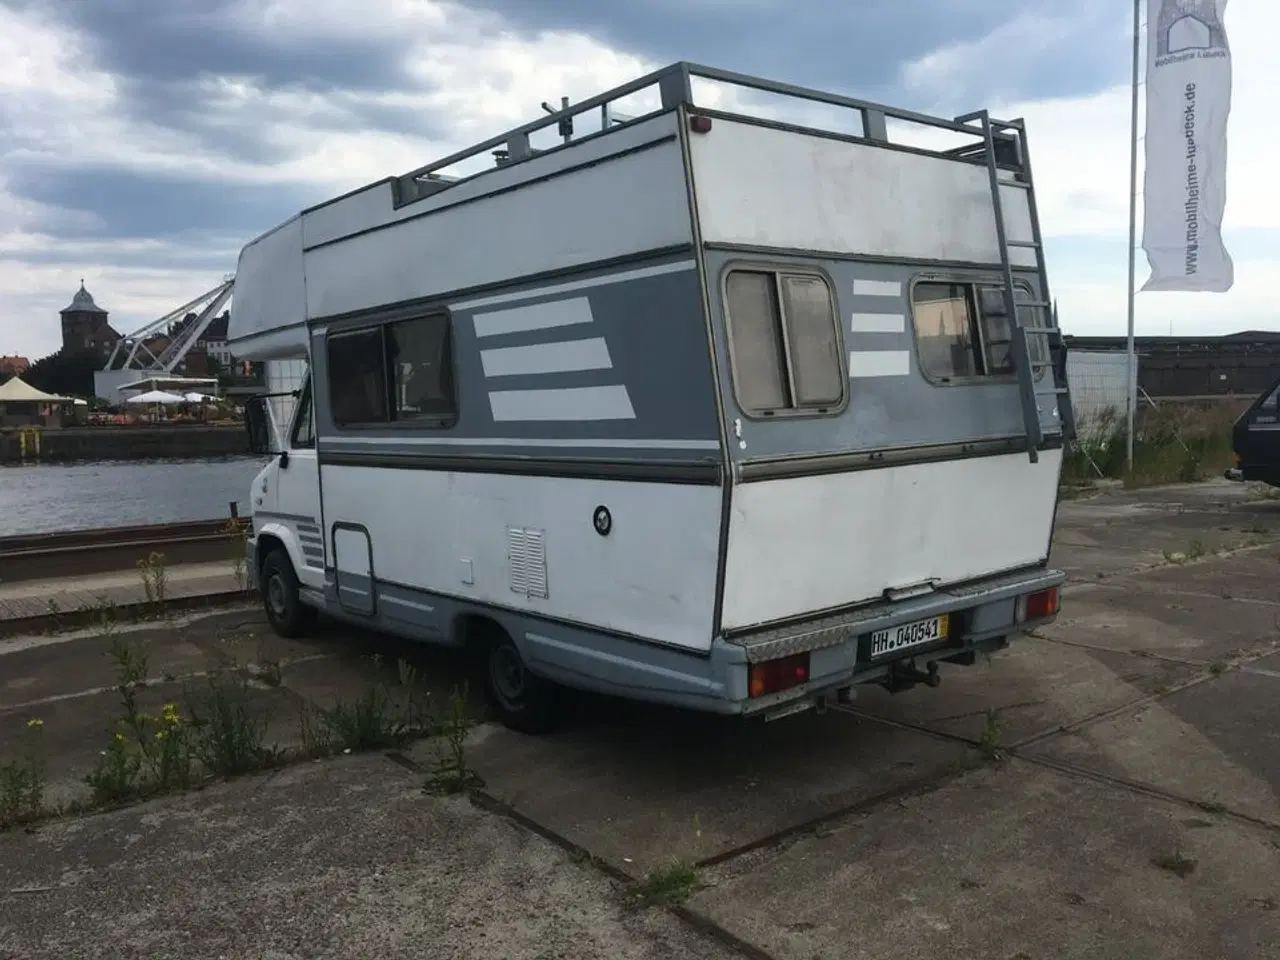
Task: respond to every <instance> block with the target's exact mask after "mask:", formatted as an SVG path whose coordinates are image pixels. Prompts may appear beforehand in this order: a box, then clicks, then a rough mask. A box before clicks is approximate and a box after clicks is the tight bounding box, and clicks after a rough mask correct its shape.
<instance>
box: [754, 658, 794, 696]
mask: <svg viewBox="0 0 1280 960" xmlns="http://www.w3.org/2000/svg"><path fill="white" fill-rule="evenodd" d="M808 681H809V654H807V653H797V654H795V655H793V656H790V657H780V658H779V659H777V660H766V661H764V662H763V663H753V664H751V666H750V667H748V668H747V689H748V692H749V693H750V694H751V696H753V697H763V696H765V695H767V694H770V693H777V692H778V691H779V690H789V689H791V688H792V687H798V686H800V684H802V683H808Z"/></svg>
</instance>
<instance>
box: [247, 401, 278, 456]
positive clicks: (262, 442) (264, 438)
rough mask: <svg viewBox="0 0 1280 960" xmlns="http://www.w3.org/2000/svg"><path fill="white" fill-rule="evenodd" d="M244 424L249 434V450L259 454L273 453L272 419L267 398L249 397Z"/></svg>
mask: <svg viewBox="0 0 1280 960" xmlns="http://www.w3.org/2000/svg"><path fill="white" fill-rule="evenodd" d="M244 426H245V430H246V431H247V432H248V434H249V452H250V453H255V454H258V455H259V456H266V455H268V454H269V453H271V419H270V417H268V416H267V401H266V399H265V398H263V397H250V398H249V400H248V402H247V403H246V404H245V405H244Z"/></svg>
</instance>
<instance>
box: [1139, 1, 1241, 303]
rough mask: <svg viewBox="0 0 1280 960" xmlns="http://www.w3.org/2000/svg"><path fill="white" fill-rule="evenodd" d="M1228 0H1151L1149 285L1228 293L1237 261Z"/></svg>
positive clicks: (1146, 199)
mask: <svg viewBox="0 0 1280 960" xmlns="http://www.w3.org/2000/svg"><path fill="white" fill-rule="evenodd" d="M1226 7H1227V0H1148V8H1147V138H1146V161H1147V166H1146V178H1145V183H1144V187H1143V207H1144V211H1145V219H1144V223H1143V228H1142V248H1143V250H1145V251H1146V254H1147V261H1148V262H1149V263H1150V264H1151V276H1150V278H1149V279H1148V280H1147V282H1146V283H1145V284H1144V285H1143V287H1142V289H1143V290H1199V291H1211V292H1214V293H1223V292H1225V291H1227V290H1230V289H1231V286H1232V284H1233V283H1234V282H1235V267H1234V265H1233V264H1232V262H1231V256H1230V255H1229V254H1228V253H1227V248H1226V247H1225V246H1224V245H1223V242H1222V214H1223V211H1224V210H1225V208H1226V205H1227V116H1228V114H1230V112H1231V50H1230V48H1229V47H1228V45H1227V32H1226V28H1225V27H1224V25H1223V15H1224V13H1225V12H1226Z"/></svg>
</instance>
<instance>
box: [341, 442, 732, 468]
mask: <svg viewBox="0 0 1280 960" xmlns="http://www.w3.org/2000/svg"><path fill="white" fill-rule="evenodd" d="M340 443H342V444H348V445H350V446H353V447H390V446H402V447H422V448H424V449H425V448H430V447H582V448H584V449H589V450H719V449H720V441H718V440H644V439H640V440H634V439H630V438H627V437H613V438H610V437H582V438H575V437H431V438H430V439H427V440H416V439H409V438H406V437H343V438H342V440H341V441H340ZM320 450H321V452H322V453H338V452H341V450H340V449H336V448H333V447H331V446H330V444H328V443H325V442H323V441H322V442H321V444H320ZM330 469H332V467H330Z"/></svg>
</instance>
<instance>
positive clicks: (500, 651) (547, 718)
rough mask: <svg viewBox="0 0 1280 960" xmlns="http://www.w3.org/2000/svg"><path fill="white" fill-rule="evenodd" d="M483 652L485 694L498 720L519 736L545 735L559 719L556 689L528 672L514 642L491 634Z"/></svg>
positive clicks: (502, 635)
mask: <svg viewBox="0 0 1280 960" xmlns="http://www.w3.org/2000/svg"><path fill="white" fill-rule="evenodd" d="M495 634H496V635H495V636H493V637H492V639H491V640H490V641H489V643H488V644H487V645H486V648H485V652H484V677H485V692H486V693H487V694H488V696H489V702H490V703H491V704H492V705H493V709H494V711H495V712H496V713H497V714H498V718H499V719H500V720H501V721H502V722H503V723H504V724H505V725H506V726H508V727H510V728H511V729H513V730H518V731H520V732H521V733H531V734H538V733H547V732H549V731H551V730H552V729H553V728H554V727H555V725H556V721H557V720H558V719H559V717H558V711H557V709H556V708H557V702H556V701H557V697H556V687H555V685H554V684H552V683H550V682H549V681H547V680H543V679H542V678H541V677H538V676H535V675H534V674H533V673H531V672H530V671H529V668H528V666H527V665H526V664H525V662H524V657H522V656H521V655H520V650H519V648H517V647H516V645H515V641H513V640H512V639H511V638H510V637H509V636H507V634H506V632H505V631H495Z"/></svg>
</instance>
